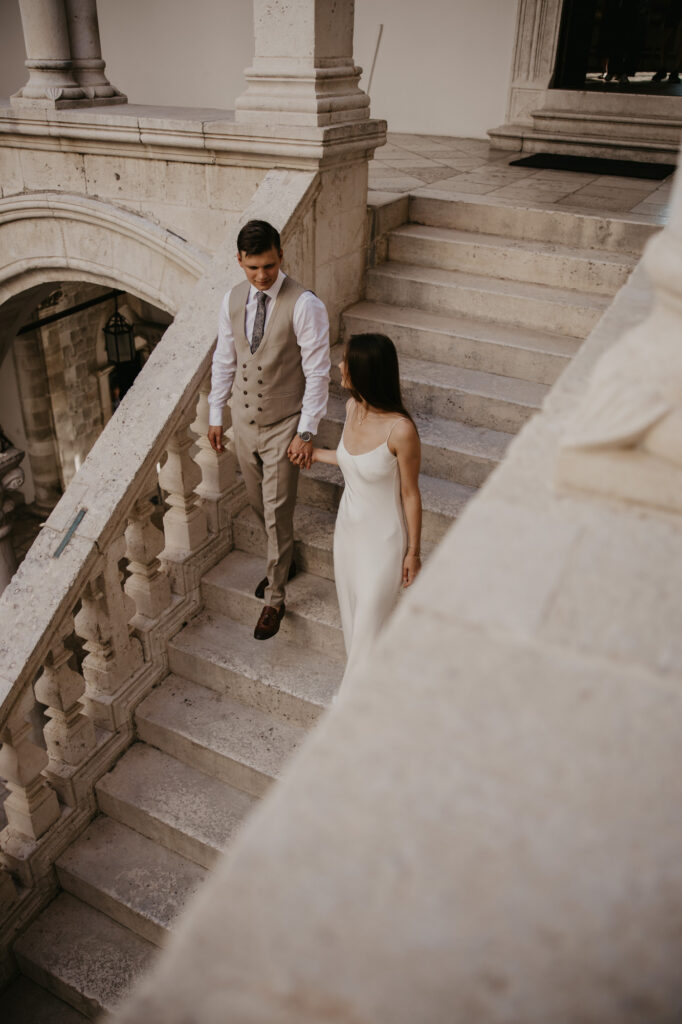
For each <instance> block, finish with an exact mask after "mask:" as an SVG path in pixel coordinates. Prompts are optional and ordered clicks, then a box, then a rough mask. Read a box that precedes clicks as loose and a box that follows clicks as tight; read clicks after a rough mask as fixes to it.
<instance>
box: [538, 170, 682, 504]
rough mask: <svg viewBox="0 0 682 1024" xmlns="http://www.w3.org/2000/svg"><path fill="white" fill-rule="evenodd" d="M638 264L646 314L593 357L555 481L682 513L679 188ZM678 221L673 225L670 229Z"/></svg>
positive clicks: (681, 210) (681, 214) (681, 222)
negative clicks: (666, 222) (644, 282)
mask: <svg viewBox="0 0 682 1024" xmlns="http://www.w3.org/2000/svg"><path fill="white" fill-rule="evenodd" d="M675 205H676V207H677V214H678V216H677V217H675V216H674V212H675V211H674V210H673V216H672V219H671V225H670V226H669V227H668V228H666V229H665V230H664V231H663V232H662V233H661V234H659V235H657V236H656V237H655V238H653V239H652V240H651V241H650V242H649V245H648V247H647V250H646V253H645V256H644V266H645V268H646V270H647V272H648V274H649V277H650V278H651V282H652V285H653V288H654V303H653V307H652V310H651V312H650V313H649V315H648V316H647V317H646V318H645V319H644V320H643V321H642V322H641V323H640V324H638V325H637V326H636V327H634V328H633V329H632V330H630V331H628V332H627V333H626V334H625V335H624V336H623V337H622V339H621V340H620V341H618V342H617V343H616V344H615V345H614V346H613V348H612V349H610V350H609V351H608V352H607V353H606V354H605V355H604V356H602V358H601V359H600V360H599V362H598V363H597V365H596V367H595V370H594V373H593V375H592V377H591V379H590V382H589V386H588V389H587V392H586V394H585V397H584V399H583V401H582V402H581V403H580V405H579V406H578V408H577V410H576V412H575V414H574V416H573V419H572V420H571V422H570V424H569V427H568V429H567V431H566V434H565V436H564V438H563V441H562V443H561V446H560V451H559V459H558V463H557V477H556V480H557V484H558V486H559V487H570V488H577V489H579V490H581V491H591V492H594V493H598V494H601V495H603V496H606V497H611V498H615V499H620V500H624V501H630V502H635V503H638V504H642V505H649V506H652V507H655V508H658V509H661V510H663V511H666V512H670V513H674V514H677V515H680V514H682V343H681V341H680V339H681V338H682V195H680V194H679V190H678V191H677V192H676V204H675ZM676 227H677V228H678V230H676Z"/></svg>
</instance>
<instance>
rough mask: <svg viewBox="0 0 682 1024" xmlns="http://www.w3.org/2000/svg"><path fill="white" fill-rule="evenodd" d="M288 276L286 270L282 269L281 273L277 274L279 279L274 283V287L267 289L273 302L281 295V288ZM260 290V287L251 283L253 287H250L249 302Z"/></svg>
mask: <svg viewBox="0 0 682 1024" xmlns="http://www.w3.org/2000/svg"><path fill="white" fill-rule="evenodd" d="M286 276H287V275H286V274H285V273H284V271H282V270H280V271H279V273H278V274H277V280H276V281H275V283H274V284H273V286H272V288H267V289H266V291H265V294H266V295H267V296H268V298H269V299H271V300H272V302H274V301H275V299H276V298H277V296H278V295H279V290H280V288H281V287H282V285H283V284H284V278H285V277H286ZM260 290H261V289H260V288H254V286H253V285H251V287H250V288H249V297H248V299H247V302H250V301H251V299H252V298H253V297H254V295H255V294H257V293H258V292H259V291H260Z"/></svg>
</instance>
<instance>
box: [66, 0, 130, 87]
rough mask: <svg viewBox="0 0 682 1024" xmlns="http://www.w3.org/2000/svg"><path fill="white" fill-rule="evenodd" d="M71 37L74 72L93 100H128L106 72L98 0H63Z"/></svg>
mask: <svg viewBox="0 0 682 1024" xmlns="http://www.w3.org/2000/svg"><path fill="white" fill-rule="evenodd" d="M64 2H65V5H66V15H67V18H68V25H69V39H70V41H71V62H72V66H73V73H74V75H75V78H76V81H77V82H78V84H79V85H80V87H81V89H82V90H83V92H84V93H85V95H86V96H87V97H88V99H89V100H90V101H91V103H94V104H103V103H125V102H126V101H127V98H126V97H125V96H123V95H122V94H121V93H120V92H119V91H118V89H115V88H114V87H113V85H111V83H110V82H109V80H108V78H107V76H106V75H105V74H104V67H105V64H104V61H103V60H102V48H101V45H100V39H99V23H98V20H97V0H64Z"/></svg>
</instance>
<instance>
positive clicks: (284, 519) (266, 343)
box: [208, 220, 330, 640]
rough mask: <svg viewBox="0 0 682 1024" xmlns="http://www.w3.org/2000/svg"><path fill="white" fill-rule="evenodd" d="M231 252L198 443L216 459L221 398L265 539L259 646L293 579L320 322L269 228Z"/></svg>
mask: <svg viewBox="0 0 682 1024" xmlns="http://www.w3.org/2000/svg"><path fill="white" fill-rule="evenodd" d="M237 247H238V253H237V260H238V261H239V265H240V266H241V268H242V270H243V271H244V274H245V275H246V281H243V282H242V283H241V284H238V285H236V286H235V287H234V288H233V289H232V290H231V291H230V292H228V293H227V295H226V296H225V298H224V299H223V302H222V306H221V309H220V318H219V322H218V344H217V345H216V350H215V354H214V356H213V372H212V379H211V385H212V387H211V394H210V395H209V399H208V400H209V407H210V412H209V424H210V426H209V431H208V439H209V441H210V442H211V445H212V446H213V448H214V449H215V450H216V451H217V452H222V451H223V450H224V449H223V427H222V422H223V408H224V406H225V403H226V402H227V400H228V398H229V397H230V394H231V395H232V425H233V428H234V444H235V450H236V453H237V459H238V460H239V466H240V468H241V471H242V474H243V477H244V483H245V484H246V491H247V495H248V498H249V503H250V505H251V507H252V508H253V510H254V512H255V513H256V515H257V516H258V518H259V520H260V522H261V523H262V524H263V527H264V529H265V532H266V536H267V559H268V563H267V564H268V568H267V577H266V578H265V579H264V580H261V582H260V583H259V584H258V586H257V587H256V596H257V597H264V598H265V606H264V608H263V610H262V612H261V615H260V618H259V619H258V623H257V625H256V628H255V630H254V634H253V635H254V637H255V638H256V640H267V639H269V638H270V637H271V636H274V635H275V633H276V632H277V631H278V629H279V626H280V622H281V621H282V616H283V615H284V610H285V606H284V597H285V585H286V581H287V578H291V576H292V575H293V572H294V571H295V569H294V567H293V563H292V555H293V549H294V522H293V520H294V505H295V503H296V487H297V484H298V472H299V467H300V466H304V467H306V468H307V467H308V466H310V462H311V457H312V450H313V439H314V436H315V434H316V433H317V427H318V424H319V421H320V420H321V418H322V417H323V416H324V414H325V412H326V411H327V395H328V388H329V370H330V359H329V318H328V316H327V311H326V309H325V307H324V304H323V303H322V302H321V301H320V300H319V299H318V298H317V296H315V295H314V294H313V293H312V292H310V291H306V289H305V288H303V286H302V285H300V284H297V283H296V282H295V281H293V280H292V279H291V278H290V277H287V275H286V274H284V273H283V272H282V269H281V265H282V247H281V243H280V237H279V233H278V232H277V231H276V229H275V228H273V227H272V225H271V224H268V223H267V222H266V221H262V220H251V221H249V222H248V224H245V225H244V227H243V228H242V229H241V231H240V232H239V235H238V236H237ZM290 456H291V458H290ZM292 460H293V461H292ZM290 570H291V571H290Z"/></svg>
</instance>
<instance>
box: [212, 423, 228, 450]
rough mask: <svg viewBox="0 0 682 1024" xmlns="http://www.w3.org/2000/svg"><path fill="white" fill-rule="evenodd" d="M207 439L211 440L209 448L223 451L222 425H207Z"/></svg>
mask: <svg viewBox="0 0 682 1024" xmlns="http://www.w3.org/2000/svg"><path fill="white" fill-rule="evenodd" d="M208 439H209V441H210V442H211V448H212V449H213V451H214V452H224V451H225V449H224V448H223V428H222V427H209V428H208Z"/></svg>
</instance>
